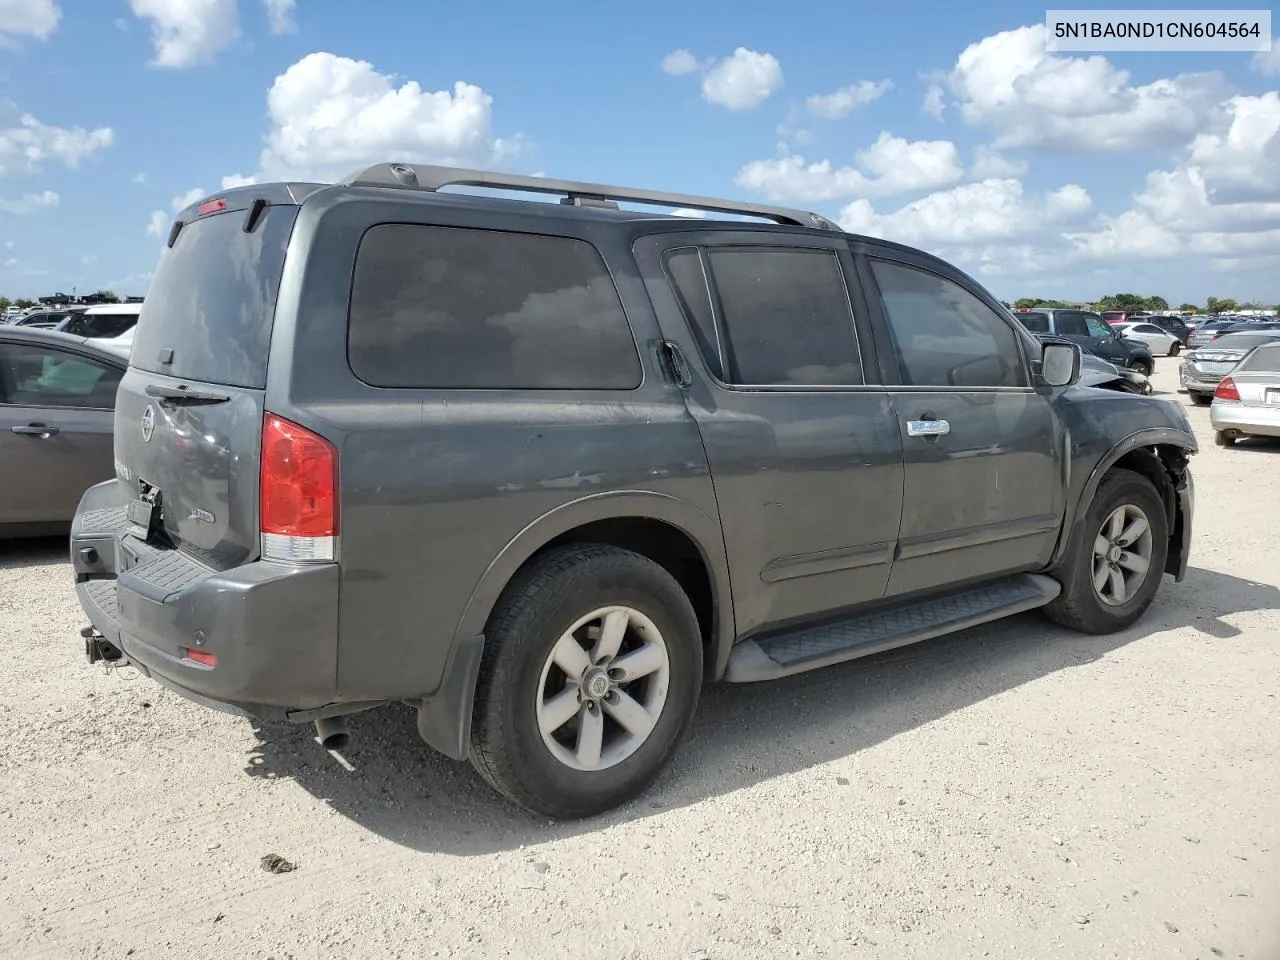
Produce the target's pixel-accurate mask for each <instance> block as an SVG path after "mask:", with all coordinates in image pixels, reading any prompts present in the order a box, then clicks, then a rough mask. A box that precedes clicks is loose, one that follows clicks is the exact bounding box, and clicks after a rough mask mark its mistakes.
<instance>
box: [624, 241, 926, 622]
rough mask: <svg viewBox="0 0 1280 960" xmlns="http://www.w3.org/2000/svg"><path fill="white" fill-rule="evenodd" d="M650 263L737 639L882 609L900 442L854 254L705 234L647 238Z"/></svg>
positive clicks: (641, 253)
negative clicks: (721, 545) (719, 538)
mask: <svg viewBox="0 0 1280 960" xmlns="http://www.w3.org/2000/svg"><path fill="white" fill-rule="evenodd" d="M636 254H637V260H638V262H639V263H640V266H641V269H642V271H643V273H644V276H645V281H646V284H647V286H648V288H649V292H650V297H651V299H652V301H653V303H654V306H655V308H656V309H657V313H658V316H659V318H660V319H659V322H660V324H661V326H662V331H663V335H664V336H665V337H666V339H667V340H668V341H669V342H670V343H672V344H674V345H675V347H676V348H677V350H678V351H679V353H680V354H681V355H683V356H685V357H686V358H687V366H688V380H689V383H688V386H687V389H686V390H685V395H686V398H687V400H686V402H687V404H688V408H689V410H690V412H691V413H692V415H693V416H694V418H695V419H696V420H697V422H698V426H699V428H700V431H701V433H702V439H703V444H704V446H705V449H706V453H707V459H708V462H709V464H710V467H711V474H712V480H713V483H714V487H715V492H716V498H717V501H718V505H719V511H720V517H721V522H722V525H723V530H724V539H725V546H726V548H727V553H728V558H729V566H730V576H731V579H732V585H733V597H734V614H735V619H736V628H737V633H738V634H739V635H740V636H741V635H745V634H749V633H752V632H755V631H758V630H761V629H767V628H768V627H770V626H777V625H781V624H784V623H786V622H788V621H792V620H796V619H799V618H802V617H810V616H813V615H816V614H822V613H833V614H834V613H836V612H838V611H840V610H842V609H844V608H848V607H852V606H855V605H858V604H862V603H866V602H868V601H874V600H878V599H880V598H881V597H882V596H883V595H884V591H885V586H886V584H887V582H888V579H889V575H890V570H891V567H892V558H893V550H894V546H895V543H896V541H897V536H898V523H899V519H900V516H901V508H902V439H901V436H900V434H899V431H898V428H897V419H896V417H895V416H894V413H893V402H892V399H891V397H890V394H889V392H888V391H887V390H886V389H885V388H884V386H882V385H876V384H877V380H876V378H875V375H874V374H871V375H865V374H864V359H866V358H867V357H868V356H870V354H869V353H867V352H864V350H863V349H862V348H863V347H864V346H866V347H869V339H870V337H869V327H868V326H867V325H866V318H865V317H864V316H860V317H859V318H858V321H856V322H855V319H854V317H855V309H856V310H857V312H859V313H862V312H864V310H863V308H862V300H861V296H860V294H859V293H858V292H857V288H856V285H855V286H851V285H850V284H849V282H848V279H849V278H851V277H852V276H853V262H852V259H851V257H850V255H849V252H848V248H847V245H845V244H843V243H841V242H839V241H833V240H830V239H828V238H823V237H790V236H788V237H785V238H783V237H778V236H776V235H775V236H771V237H769V238H767V239H764V240H762V238H761V235H760V234H758V233H756V234H752V233H745V234H736V233H733V232H732V231H706V232H698V233H692V234H691V233H682V234H680V235H679V236H678V237H672V236H667V237H653V238H647V239H644V240H642V241H640V243H639V244H637V248H636ZM865 369H867V370H871V369H872V365H871V364H870V363H867V364H865Z"/></svg>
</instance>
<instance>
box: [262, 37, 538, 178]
mask: <svg viewBox="0 0 1280 960" xmlns="http://www.w3.org/2000/svg"><path fill="white" fill-rule="evenodd" d="M396 80H397V78H394V77H392V76H389V75H386V74H382V73H379V72H378V71H377V70H375V69H374V67H373V64H371V63H368V62H366V61H363V60H351V59H348V58H347V57H339V56H337V55H335V54H332V53H312V54H308V55H307V56H305V57H303V58H302V59H301V60H299V61H298V62H297V63H295V64H294V65H293V66H291V67H289V69H287V70H286V71H285V72H284V73H282V74H280V75H279V76H278V77H276V79H275V82H274V83H273V84H272V85H271V89H270V90H269V91H268V92H267V113H268V116H269V117H270V119H271V129H270V131H269V132H268V134H267V136H266V146H265V148H264V149H263V151H262V156H261V158H260V170H259V172H258V173H257V174H256V177H257V179H260V180H272V179H289V178H299V179H306V178H308V177H316V178H318V179H321V180H333V179H337V178H338V177H341V176H344V175H346V174H348V173H351V172H352V171H353V170H356V169H359V168H360V167H362V166H366V165H369V164H373V163H379V162H383V161H392V160H399V161H405V162H419V163H440V164H456V165H461V166H484V165H488V164H492V163H494V162H496V161H498V160H500V159H501V158H503V157H505V156H509V155H511V154H513V153H515V152H517V149H518V143H513V142H512V141H509V140H501V139H497V138H495V137H494V136H493V133H492V121H493V110H492V105H493V98H492V97H491V96H489V94H487V93H485V91H484V90H482V89H481V88H480V87H477V86H475V85H474V84H470V83H464V82H461V81H459V82H458V83H455V84H454V86H453V90H452V91H450V90H436V91H428V90H424V89H423V88H422V87H421V86H420V85H419V84H418V83H417V81H414V80H407V81H405V82H403V83H402V84H400V85H399V86H396Z"/></svg>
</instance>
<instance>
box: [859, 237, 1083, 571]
mask: <svg viewBox="0 0 1280 960" xmlns="http://www.w3.org/2000/svg"><path fill="white" fill-rule="evenodd" d="M860 251H861V252H862V253H864V254H865V256H864V257H863V258H860V268H861V271H862V276H863V281H864V282H863V286H864V288H865V289H866V290H867V291H868V293H867V301H868V304H869V305H870V308H871V309H870V313H871V316H872V319H873V320H874V322H875V323H876V325H877V330H878V335H879V336H880V337H881V340H882V342H883V344H884V346H883V347H882V349H881V351H880V352H881V354H882V355H887V356H888V357H890V358H893V360H894V361H896V362H895V364H894V365H895V366H896V370H894V371H893V374H894V375H896V376H897V378H898V381H899V383H898V385H897V386H895V387H894V388H893V407H894V409H895V410H896V413H897V417H898V421H899V422H898V424H897V427H898V429H899V431H900V436H901V442H902V444H903V455H904V464H905V468H904V476H903V503H902V529H901V534H900V537H899V542H898V549H897V558H896V559H895V561H894V565H893V574H892V576H891V577H890V580H889V585H888V590H887V592H888V594H889V595H891V596H892V595H901V594H910V593H915V592H917V591H928V590H932V589H937V588H942V587H947V586H951V585H953V584H957V583H961V582H964V581H970V580H980V579H984V578H989V577H994V576H998V575H1000V574H1003V573H1008V572H1014V571H1020V570H1029V569H1034V568H1037V567H1040V566H1042V565H1043V564H1044V563H1045V562H1047V560H1048V559H1049V556H1050V554H1051V552H1052V550H1053V546H1054V542H1055V541H1056V539H1057V533H1058V527H1059V521H1060V517H1061V515H1062V511H1063V484H1062V471H1061V463H1062V449H1063V439H1062V431H1061V427H1060V425H1059V423H1058V420H1057V417H1056V416H1055V415H1054V413H1053V411H1052V409H1051V408H1050V406H1049V401H1048V398H1047V397H1046V396H1044V395H1043V394H1041V393H1039V392H1038V391H1037V390H1036V389H1034V388H1033V386H1032V383H1031V377H1030V371H1029V368H1028V363H1027V358H1026V356H1025V349H1026V348H1027V347H1028V346H1029V345H1028V344H1026V343H1025V342H1024V339H1023V335H1021V334H1019V333H1018V332H1017V331H1016V330H1015V327H1014V324H1013V322H1012V320H1011V318H1009V317H1008V315H1007V314H1006V313H1005V312H1004V311H1002V310H1000V309H999V308H998V301H994V300H992V299H991V298H990V295H989V294H986V293H985V291H982V290H981V288H978V287H976V286H970V284H969V283H968V282H966V281H967V278H961V277H959V276H948V275H944V274H943V273H941V272H939V267H938V266H937V265H936V264H935V263H934V261H932V260H930V259H928V258H923V257H917V256H915V255H913V254H910V253H907V252H905V251H899V250H896V249H893V248H884V247H879V246H876V245H871V244H867V245H866V246H862V247H860Z"/></svg>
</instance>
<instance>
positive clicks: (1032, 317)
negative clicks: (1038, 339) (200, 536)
mask: <svg viewBox="0 0 1280 960" xmlns="http://www.w3.org/2000/svg"><path fill="white" fill-rule="evenodd" d="M1017 317H1018V319H1019V320H1021V321H1022V325H1023V326H1024V327H1026V328H1027V329H1028V330H1030V331H1031V332H1032V333H1048V332H1049V317H1048V315H1047V314H1043V313H1019V314H1017Z"/></svg>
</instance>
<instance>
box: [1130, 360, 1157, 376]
mask: <svg viewBox="0 0 1280 960" xmlns="http://www.w3.org/2000/svg"><path fill="white" fill-rule="evenodd" d="M1129 369H1131V370H1136V371H1138V373H1140V374H1142V375H1143V376H1144V377H1149V376H1151V374H1152V373H1153V372H1154V370H1155V366H1154V365H1153V364H1150V363H1148V362H1147V361H1146V360H1135V361H1133V363H1132V364H1131V365H1130V368H1129Z"/></svg>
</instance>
